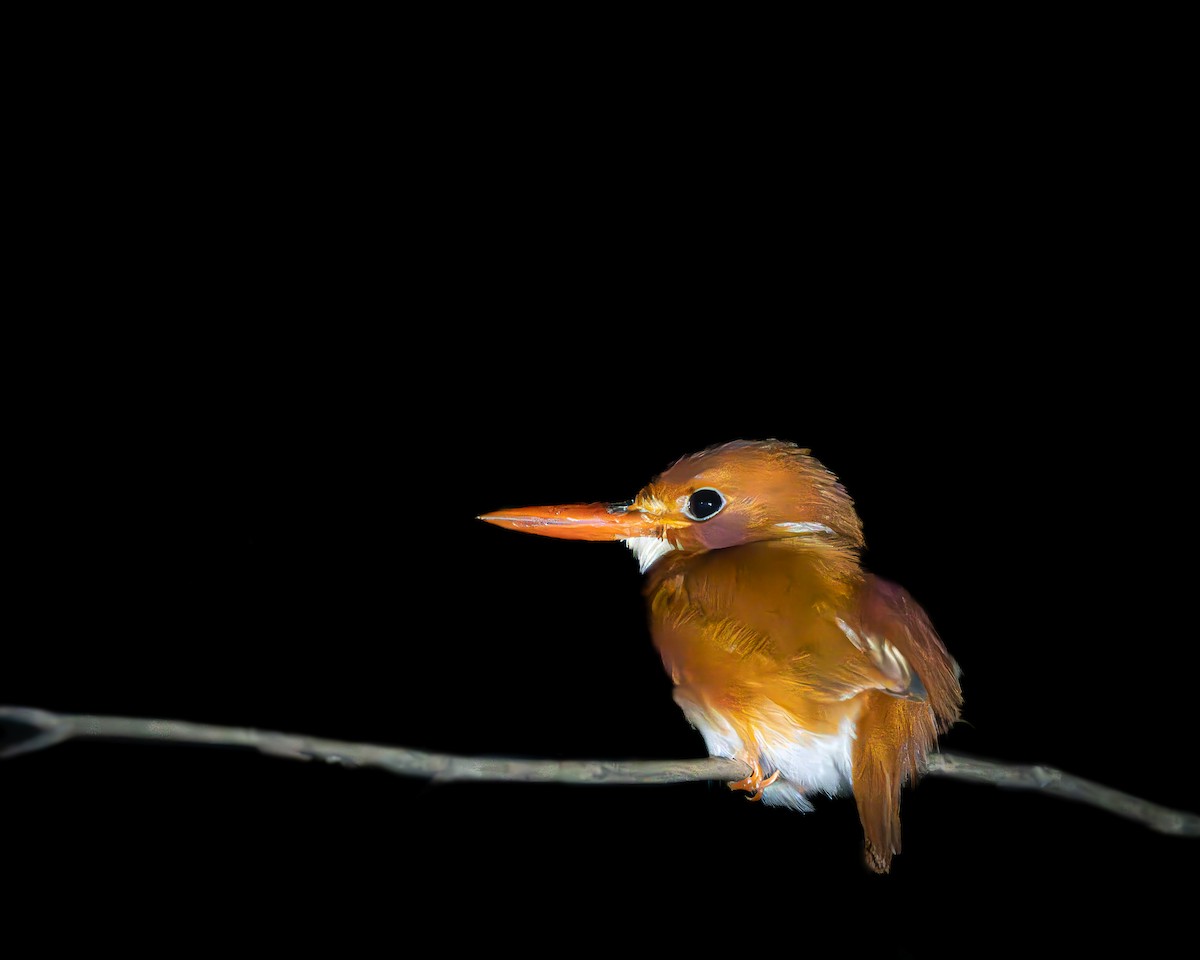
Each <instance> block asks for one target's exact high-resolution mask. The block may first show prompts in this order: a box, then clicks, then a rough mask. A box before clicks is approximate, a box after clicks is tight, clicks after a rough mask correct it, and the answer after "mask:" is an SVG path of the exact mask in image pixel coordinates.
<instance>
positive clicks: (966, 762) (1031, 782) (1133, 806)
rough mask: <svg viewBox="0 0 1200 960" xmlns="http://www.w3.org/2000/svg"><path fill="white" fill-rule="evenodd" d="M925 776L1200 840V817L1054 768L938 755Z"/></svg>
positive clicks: (957, 755) (933, 758)
mask: <svg viewBox="0 0 1200 960" xmlns="http://www.w3.org/2000/svg"><path fill="white" fill-rule="evenodd" d="M927 772H928V773H929V775H930V776H939V777H950V778H952V779H954V780H968V781H970V782H971V783H990V784H993V785H994V786H997V787H1005V788H1008V789H1012V790H1044V791H1045V792H1046V793H1050V794H1053V795H1054V796H1056V797H1062V798H1064V799H1066V800H1076V801H1078V802H1079V803H1086V804H1087V805H1088V806H1091V807H1098V808H1099V809H1101V810H1105V811H1107V812H1108V813H1115V814H1117V816H1120V817H1127V818H1128V819H1130V820H1136V821H1137V822H1138V823H1141V824H1144V825H1145V826H1147V827H1149V828H1150V829H1151V830H1157V831H1158V832H1159V833H1170V834H1175V835H1176V836H1181V837H1200V816H1197V815H1196V814H1194V813H1185V812H1184V811H1182V810H1172V809H1170V808H1169V807H1162V806H1159V805H1158V804H1157V803H1151V802H1150V801H1149V800H1143V799H1142V798H1141V797H1135V796H1133V795H1132V794H1128V793H1122V792H1121V791H1120V790H1114V789H1113V788H1112V787H1106V786H1104V784H1102V783H1096V782H1095V781H1093V780H1084V779H1083V777H1077V776H1075V775H1074V774H1072V773H1064V772H1063V771H1062V770H1058V769H1056V768H1054V767H1044V766H1041V765H1040V764H1034V765H1028V764H1015V763H1002V762H1001V761H999V760H983V759H980V758H977V757H967V756H963V755H962V754H961V753H937V754H934V755H933V756H931V757H930V758H929V765H928V770H927Z"/></svg>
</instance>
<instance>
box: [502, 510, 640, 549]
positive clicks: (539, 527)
mask: <svg viewBox="0 0 1200 960" xmlns="http://www.w3.org/2000/svg"><path fill="white" fill-rule="evenodd" d="M479 519H480V520H486V521H487V522H488V523H494V524H496V526H498V527H508V528H509V529H510V530H522V531H524V532H525V533H536V534H539V535H540V536H543V537H557V538H559V539H560V540H629V539H631V538H633V537H648V536H652V535H653V534H654V527H655V524H654V520H653V518H651V517H650V516H648V515H647V514H645V513H643V512H641V511H640V510H630V509H629V505H628V504H625V503H565V504H561V505H558V506H552V507H518V508H515V509H512V510H495V511H493V512H492V513H485V514H483V516H481V517H479Z"/></svg>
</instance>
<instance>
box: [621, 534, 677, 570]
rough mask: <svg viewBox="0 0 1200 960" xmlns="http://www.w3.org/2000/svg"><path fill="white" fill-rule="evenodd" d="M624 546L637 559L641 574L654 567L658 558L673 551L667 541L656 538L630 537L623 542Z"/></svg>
mask: <svg viewBox="0 0 1200 960" xmlns="http://www.w3.org/2000/svg"><path fill="white" fill-rule="evenodd" d="M625 546H627V547H628V548H629V549H630V550H632V551H633V555H634V556H635V557H637V562H638V570H639V571H641V572H642V573H645V572H646V571H647V570H649V569H650V568H651V567H652V566H654V563H655V561H657V560H658V559H659V558H660V557H662V556H663V555H665V554H668V553H670V552H671V551H672V550H674V549H675V548H674V547H673V546H671V544H670V543H669V542H668V541H666V540H660V539H659V538H658V537H630V538H629V539H628V540H626V541H625Z"/></svg>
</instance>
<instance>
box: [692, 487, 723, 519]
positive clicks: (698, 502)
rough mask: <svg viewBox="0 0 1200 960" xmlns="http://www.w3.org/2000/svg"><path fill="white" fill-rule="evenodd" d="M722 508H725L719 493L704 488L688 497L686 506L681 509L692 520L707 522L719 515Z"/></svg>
mask: <svg viewBox="0 0 1200 960" xmlns="http://www.w3.org/2000/svg"><path fill="white" fill-rule="evenodd" d="M723 506H725V498H724V497H723V496H722V495H721V491H720V490H713V489H712V488H711V487H705V488H704V489H703V490H697V491H696V492H695V493H693V494H692V495H691V496H690V497H688V502H687V506H686V507H684V508H683V512H684V514H686V515H687V516H689V517H691V518H692V519H693V520H707V519H708V518H709V517H715V516H716V515H717V514H718V513H720V512H721V508H722V507H723Z"/></svg>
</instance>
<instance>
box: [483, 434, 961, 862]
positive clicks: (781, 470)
mask: <svg viewBox="0 0 1200 960" xmlns="http://www.w3.org/2000/svg"><path fill="white" fill-rule="evenodd" d="M480 519H481V520H486V521H488V522H489V523H494V524H498V525H500V526H505V527H510V528H512V529H514V530H523V531H525V532H527V533H537V534H541V535H542V536H547V537H559V538H562V539H566V540H621V541H624V542H625V544H626V546H628V547H629V548H630V549H631V550H632V551H633V553H634V555H635V556H636V557H637V560H638V564H639V566H640V567H641V570H642V572H643V573H645V574H646V586H645V595H646V598H647V600H648V603H649V608H650V628H651V633H652V636H653V639H654V644H655V646H656V647H657V648H658V652H659V654H660V655H661V656H662V660H663V664H664V666H665V667H666V669H667V672H668V673H669V674H670V675H671V679H672V681H674V684H675V690H674V696H675V701H676V703H678V704H679V706H680V707H681V708H682V709H683V712H684V714H685V715H686V716H687V718H688V720H689V721H690V722H691V723H692V725H693V726H695V727H696V729H697V730H699V731H700V734H701V735H702V736H703V737H704V743H705V746H706V747H707V749H708V752H709V754H711V755H712V756H720V757H734V758H736V759H739V760H742V761H744V762H745V763H746V764H747V765H748V766H749V767H750V768H751V769H752V771H753V772H752V773H751V774H750V776H748V777H747V778H746V779H745V780H740V781H737V782H736V783H731V784H730V785H729V786H730V787H731V788H733V789H735V790H745V791H746V792H747V793H749V794H750V799H752V800H763V801H764V802H766V803H768V804H778V805H782V806H787V807H792V808H794V809H796V810H801V811H809V810H811V809H812V804H811V802H810V800H809V797H810V795H812V794H814V793H825V794H828V795H831V796H832V795H836V794H839V793H843V792H845V791H846V790H847V789H849V790H850V791H852V792H853V795H854V798H855V801H856V802H857V804H858V812H859V817H860V819H861V820H862V826H863V832H864V834H865V837H866V859H867V864H868V865H869V866H870V867H871V868H872V869H873V870H875V871H877V872H880V873H885V872H887V870H888V869H889V867H890V865H891V860H892V856H893V855H894V854H897V853H899V852H900V789H901V787H902V786H903V784H904V783H905V782H906V781H908V780H910V779H912V778H915V777H917V776H918V775H919V774H920V773H921V772H922V769H923V766H924V763H925V758H926V755H927V754H928V752H929V750H930V749H932V748H933V747H934V745H935V743H936V741H937V736H938V734H939V733H943V732H945V730H947V729H948V728H949V726H950V725H951V724H952V723H954V721H955V720H957V719H958V715H959V709H960V707H961V706H962V692H961V690H960V688H959V683H958V665H957V664H956V663H955V662H954V660H953V659H952V658H951V657H950V655H949V654H948V653H947V652H946V648H945V647H944V646H943V645H942V642H941V640H940V639H939V638H938V635H937V633H936V631H935V630H934V628H933V625H932V624H931V623H930V621H929V618H928V617H927V616H926V614H925V611H924V610H922V609H921V607H920V606H918V605H917V603H916V601H914V600H913V599H912V597H910V596H909V594H908V592H907V591H905V590H904V589H903V588H902V587H899V586H896V585H895V584H892V583H888V582H887V581H885V580H882V579H880V578H879V577H876V576H874V575H872V574H870V573H867V572H866V571H865V570H863V568H862V567H861V566H860V563H859V554H860V552H861V551H862V549H863V546H864V541H863V534H862V523H861V521H860V520H859V518H858V515H857V513H856V512H855V510H854V505H853V502H852V501H851V499H850V497H849V495H848V494H847V493H846V491H845V489H844V488H843V487H842V485H841V483H839V482H838V480H837V478H836V477H835V476H834V475H833V474H832V473H830V472H829V471H828V470H827V469H826V468H825V467H824V466H823V465H822V464H821V463H820V462H819V461H818V460H816V459H815V458H813V457H812V456H810V455H809V451H808V450H805V449H802V448H800V447H797V446H796V445H795V444H792V443H786V442H782V441H779V440H763V441H749V440H735V441H733V442H732V443H726V444H722V445H720V446H714V447H710V448H708V449H706V450H703V451H701V452H700V453H697V454H693V455H691V456H687V457H684V458H683V459H681V460H679V461H678V462H677V463H675V464H674V465H673V466H671V467H670V468H668V469H667V470H666V471H665V472H663V473H662V474H661V475H659V476H658V477H657V478H656V479H655V480H653V481H652V482H651V483H650V484H649V485H648V486H646V487H645V488H643V489H642V491H641V492H640V493H638V495H637V496H636V497H635V498H634V499H633V500H630V501H626V502H623V503H607V504H605V503H592V504H567V505H562V506H548V507H525V508H521V509H512V510H497V511H495V512H493V513H488V514H484V515H483V516H482V517H480Z"/></svg>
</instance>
